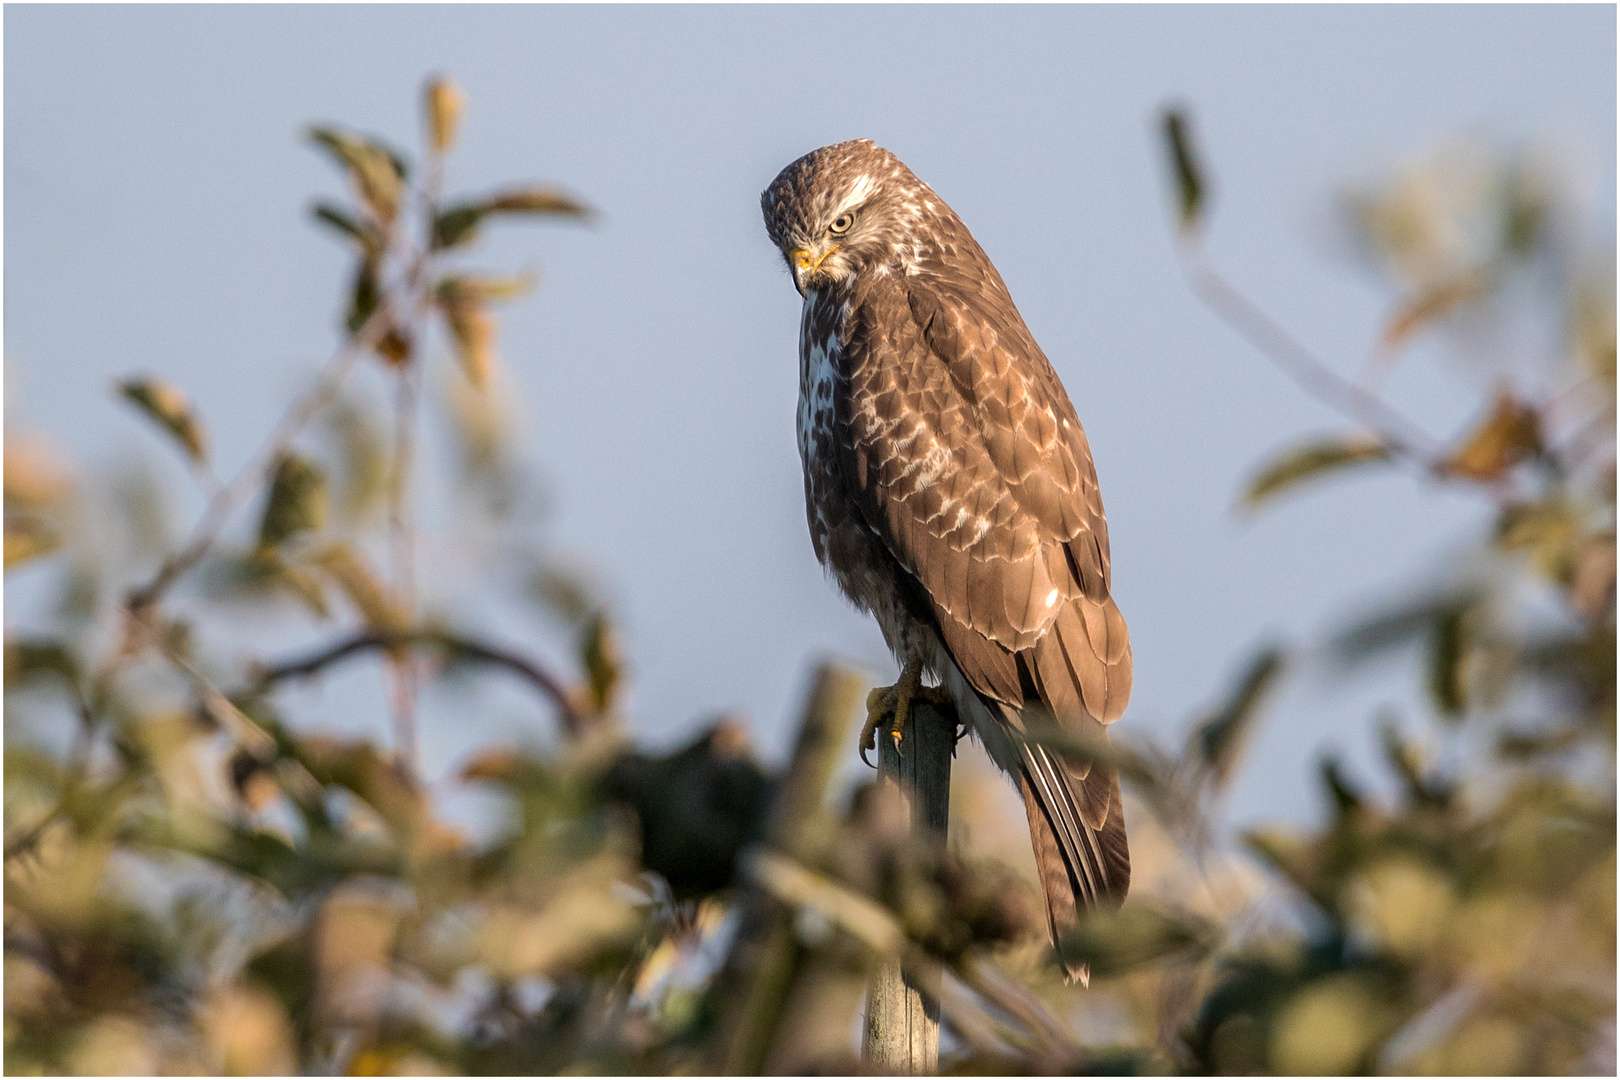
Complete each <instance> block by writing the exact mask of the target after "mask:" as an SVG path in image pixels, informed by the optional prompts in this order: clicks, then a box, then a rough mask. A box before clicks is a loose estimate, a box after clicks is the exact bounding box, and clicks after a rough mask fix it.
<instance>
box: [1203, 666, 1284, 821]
mask: <svg viewBox="0 0 1620 1080" xmlns="http://www.w3.org/2000/svg"><path fill="white" fill-rule="evenodd" d="M1282 669H1283V652H1282V650H1281V649H1279V648H1277V647H1275V646H1272V647H1269V648H1266V649H1263V650H1261V652H1260V653H1259V655H1257V656H1256V657H1255V658H1254V659H1253V660H1252V661H1250V663H1249V667H1248V669H1247V670H1246V671H1245V672H1244V673H1243V677H1242V679H1240V680H1239V681H1238V685H1237V688H1236V690H1235V691H1234V692H1233V694H1232V696H1231V697H1230V698H1229V699H1227V701H1226V702H1225V703H1224V704H1222V705H1221V707H1220V708H1219V709H1218V710H1216V711H1215V713H1214V714H1213V715H1211V716H1210V717H1208V718H1207V719H1206V720H1204V722H1203V723H1201V724H1199V725H1198V727H1197V729H1196V730H1194V732H1193V734H1192V738H1191V739H1190V740H1189V742H1190V745H1189V749H1190V750H1191V751H1193V752H1195V753H1196V754H1197V757H1198V760H1199V761H1201V762H1202V763H1203V766H1204V768H1205V769H1206V770H1208V772H1209V775H1210V777H1211V778H1212V779H1213V781H1214V784H1215V787H1216V788H1217V789H1220V788H1222V787H1225V786H1226V782H1227V780H1228V779H1230V777H1231V774H1232V767H1233V765H1235V764H1236V763H1237V759H1238V756H1239V755H1240V754H1241V753H1242V751H1243V743H1244V741H1245V738H1246V737H1247V735H1248V733H1249V730H1250V729H1251V727H1252V726H1253V723H1254V719H1255V717H1256V716H1258V715H1259V711H1260V703H1261V701H1262V700H1263V699H1264V697H1265V695H1266V692H1267V691H1268V690H1270V689H1271V687H1272V686H1273V685H1275V683H1276V681H1277V676H1278V675H1279V674H1281V673H1282Z"/></svg>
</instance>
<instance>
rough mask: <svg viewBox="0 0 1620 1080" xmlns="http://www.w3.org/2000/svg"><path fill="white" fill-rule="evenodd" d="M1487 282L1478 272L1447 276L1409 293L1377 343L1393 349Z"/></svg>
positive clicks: (1470, 297) (1476, 294)
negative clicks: (1415, 293)
mask: <svg viewBox="0 0 1620 1080" xmlns="http://www.w3.org/2000/svg"><path fill="white" fill-rule="evenodd" d="M1487 288H1488V282H1487V281H1486V280H1485V279H1484V278H1482V277H1481V276H1480V275H1478V274H1467V275H1463V276H1460V277H1453V278H1448V279H1446V280H1444V281H1440V282H1437V283H1436V284H1434V285H1431V286H1429V287H1428V288H1426V289H1424V290H1422V291H1421V292H1419V293H1418V294H1417V295H1416V296H1412V297H1409V298H1408V299H1407V300H1406V301H1404V302H1403V303H1402V304H1401V306H1400V307H1398V308H1396V310H1395V314H1394V315H1393V316H1391V317H1390V320H1389V324H1388V325H1387V326H1385V327H1384V334H1383V339H1382V341H1381V342H1380V347H1382V348H1384V349H1394V348H1396V347H1397V346H1399V345H1401V344H1403V343H1405V341H1406V339H1407V338H1409V337H1411V336H1412V335H1413V334H1414V333H1416V332H1417V331H1418V329H1419V328H1421V327H1422V326H1423V324H1424V323H1427V322H1429V321H1431V320H1433V319H1437V318H1439V317H1440V316H1442V315H1444V314H1446V313H1447V312H1449V311H1451V310H1452V309H1454V308H1457V307H1460V306H1461V305H1463V304H1465V303H1467V302H1468V301H1470V300H1474V299H1477V298H1479V297H1480V296H1482V295H1484V293H1485V291H1486V289H1487Z"/></svg>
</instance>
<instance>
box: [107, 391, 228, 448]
mask: <svg viewBox="0 0 1620 1080" xmlns="http://www.w3.org/2000/svg"><path fill="white" fill-rule="evenodd" d="M118 392H119V393H120V394H122V395H123V396H124V397H125V398H126V399H127V400H129V401H131V402H133V403H134V405H135V406H136V408H138V409H140V410H141V411H142V412H144V413H145V414H146V415H147V416H148V417H150V418H151V419H153V420H155V421H157V423H158V424H159V425H160V426H162V427H163V429H164V430H166V431H167V432H168V433H169V434H170V435H172V436H174V438H175V439H176V440H178V441H179V443H180V445H181V446H183V447H184V448H185V451H186V455H187V456H188V457H190V458H191V460H193V461H202V460H203V459H204V458H206V457H207V456H208V432H207V431H206V430H205V429H204V428H203V425H202V421H200V420H198V419H197V416H196V414H195V413H193V412H192V409H191V400H190V399H189V398H187V397H186V395H185V391H183V390H181V389H180V388H179V387H178V386H175V385H173V384H172V383H167V382H164V381H163V380H162V379H155V378H151V377H143V378H137V379H126V380H125V381H123V382H121V383H119V384H118Z"/></svg>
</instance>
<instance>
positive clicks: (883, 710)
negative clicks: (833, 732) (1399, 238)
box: [861, 664, 960, 768]
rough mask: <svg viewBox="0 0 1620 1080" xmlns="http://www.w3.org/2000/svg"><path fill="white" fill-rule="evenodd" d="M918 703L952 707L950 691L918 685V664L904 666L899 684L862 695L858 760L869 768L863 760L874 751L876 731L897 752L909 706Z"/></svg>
mask: <svg viewBox="0 0 1620 1080" xmlns="http://www.w3.org/2000/svg"><path fill="white" fill-rule="evenodd" d="M919 701H923V702H927V703H928V704H930V705H936V706H945V705H954V704H955V701H954V699H953V698H952V697H951V695H950V691H948V690H946V689H945V688H944V687H942V686H924V685H923V684H922V665H921V664H907V665H906V667H905V670H904V671H902V672H901V673H900V681H899V682H897V683H895V684H894V685H893V686H879V687H877V688H876V689H875V690H873V691H872V692H871V693H870V694H868V695H866V724H865V725H864V726H863V727H862V728H861V760H862V761H864V762H866V764H868V765H872V763H871V762H870V761H867V758H866V754H867V752H868V751H870V750H875V749H876V748H877V733H878V729H879V728H884V727H886V728H887V729H888V732H889V737H890V738H891V739H893V740H894V748H895V751H896V752H898V751H899V749H900V740H901V737H902V733H903V732H904V730H905V726H906V721H907V720H908V719H909V718H910V716H911V707H912V705H914V704H915V703H917V702H919ZM952 715H954V713H953V714H952ZM958 737H960V736H958ZM872 767H873V768H876V767H877V766H875V765H873V766H872Z"/></svg>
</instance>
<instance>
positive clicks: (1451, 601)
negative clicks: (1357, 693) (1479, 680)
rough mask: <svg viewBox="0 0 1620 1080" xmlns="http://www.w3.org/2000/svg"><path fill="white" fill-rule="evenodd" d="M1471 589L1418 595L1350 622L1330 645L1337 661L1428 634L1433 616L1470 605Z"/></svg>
mask: <svg viewBox="0 0 1620 1080" xmlns="http://www.w3.org/2000/svg"><path fill="white" fill-rule="evenodd" d="M1475 599H1476V596H1475V595H1474V594H1473V593H1471V592H1465V593H1441V594H1438V595H1429V596H1422V597H1419V598H1418V599H1417V600H1416V601H1414V602H1413V603H1411V604H1408V605H1406V606H1404V607H1398V608H1394V609H1391V610H1387V611H1385V612H1383V613H1382V614H1378V615H1373V616H1371V617H1370V618H1366V619H1363V620H1362V621H1360V622H1358V623H1355V624H1353V625H1352V626H1350V627H1349V628H1348V629H1346V630H1343V631H1341V632H1340V633H1339V634H1337V635H1336V636H1335V637H1334V638H1333V640H1332V642H1331V643H1330V645H1329V648H1330V650H1331V652H1332V654H1333V657H1334V659H1335V660H1336V661H1338V662H1339V663H1341V664H1345V665H1354V664H1359V663H1364V662H1365V661H1367V660H1369V659H1371V658H1373V657H1375V656H1377V655H1378V654H1380V653H1383V652H1387V651H1388V650H1390V649H1394V648H1398V647H1400V646H1402V645H1405V644H1407V643H1409V642H1411V641H1414V640H1415V639H1418V638H1421V637H1422V636H1424V635H1425V634H1427V633H1428V632H1429V630H1430V628H1431V627H1432V626H1433V625H1434V622H1435V620H1436V619H1441V618H1445V617H1446V616H1447V615H1448V613H1450V612H1453V611H1458V610H1460V609H1462V608H1464V607H1467V606H1468V605H1470V604H1472V603H1473V602H1474V601H1475Z"/></svg>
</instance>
